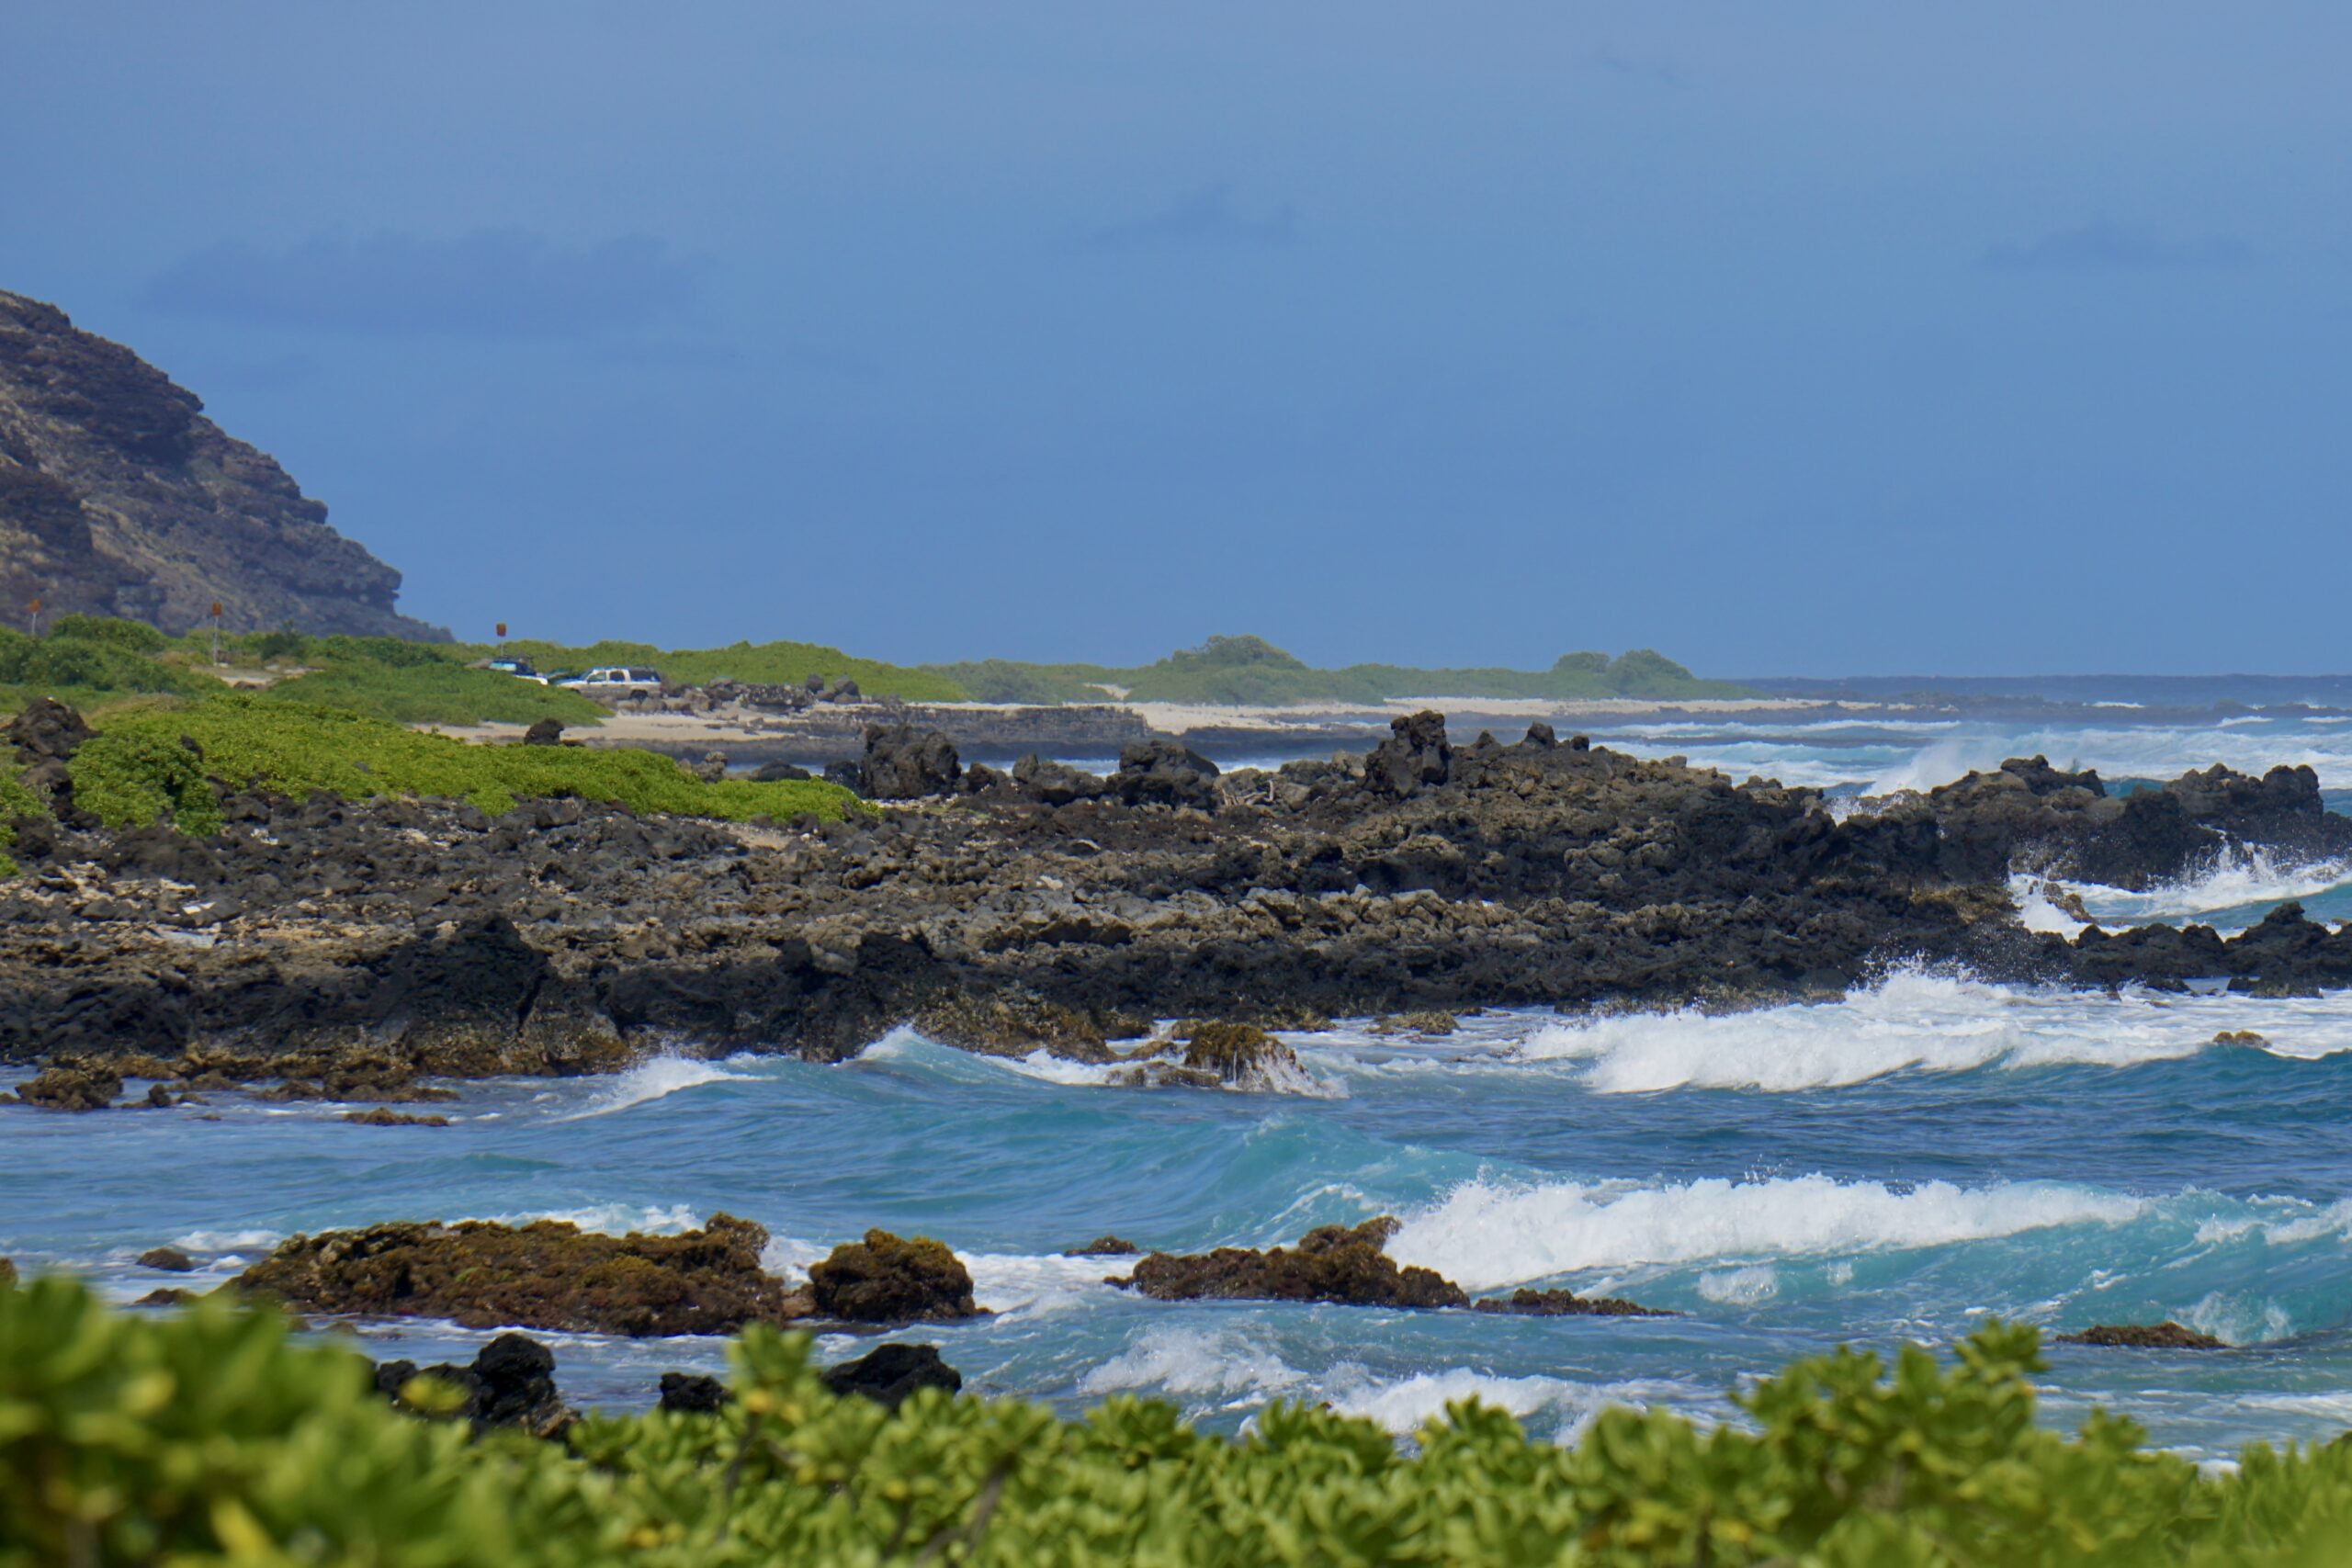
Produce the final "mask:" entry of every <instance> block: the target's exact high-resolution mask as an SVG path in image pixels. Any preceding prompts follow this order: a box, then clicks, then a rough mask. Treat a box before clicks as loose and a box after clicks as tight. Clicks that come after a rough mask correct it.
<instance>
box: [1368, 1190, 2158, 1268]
mask: <svg viewBox="0 0 2352 1568" xmlns="http://www.w3.org/2000/svg"><path fill="white" fill-rule="evenodd" d="M2144 1208H2145V1205H2144V1204H2143V1202H2142V1201H2140V1200H2139V1199H2136V1198H2129V1197H2124V1196H2120V1195H2119V1194H2114V1193H2107V1192H2099V1191H2094V1190H2088V1189H2086V1188H2081V1187H2070V1186H2064V1185H2062V1184H2059V1183H2054V1182H2039V1181H2036V1182H2008V1183H2003V1184H2001V1185H1998V1186H1994V1187H1981V1188H1964V1187H1957V1186H1954V1185H1952V1184H1951V1183H1950V1182H1945V1181H1929V1182H1922V1183H1921V1184H1919V1185H1918V1186H1917V1187H1914V1188H1912V1189H1910V1190H1907V1191H1897V1190H1894V1188H1891V1187H1887V1186H1884V1185H1882V1184H1881V1183H1878V1182H1875V1181H1838V1180H1834V1179H1831V1178H1829V1177H1826V1176H1801V1177H1792V1178H1781V1179H1774V1180H1770V1181H1740V1182H1735V1181H1724V1180H1702V1181H1691V1182H1687V1183H1680V1184H1676V1185H1671V1186H1665V1187H1635V1186H1630V1185H1626V1184H1623V1183H1603V1184H1591V1185H1588V1184H1586V1183H1582V1182H1573V1181H1569V1182H1557V1183H1550V1184H1546V1185H1543V1186H1530V1187H1512V1186H1503V1185H1500V1184H1496V1183H1490V1182H1487V1181H1483V1180H1482V1181H1472V1182H1465V1183H1464V1184H1463V1185H1462V1186H1459V1187H1457V1188H1455V1189H1454V1190H1453V1191H1452V1192H1451V1193H1449V1194H1448V1195H1447V1196H1446V1197H1445V1198H1444V1199H1443V1200H1442V1201H1440V1202H1438V1203H1437V1204H1435V1205H1433V1206H1432V1207H1430V1208H1428V1209H1424V1210H1422V1211H1421V1212H1419V1213H1416V1214H1413V1215H1411V1216H1410V1217H1408V1219H1407V1220H1406V1221H1405V1224H1404V1226H1403V1228H1402V1229H1401V1230H1399V1231H1398V1232H1397V1235H1396V1237H1395V1238H1394V1239H1393V1240H1392V1241H1391V1242H1390V1243H1389V1246H1388V1251H1389V1255H1390V1256H1391V1257H1393V1258H1397V1260H1398V1261H1399V1262H1403V1263H1418V1264H1420V1265H1422V1266H1424V1267H1427V1268H1430V1269H1436V1270H1437V1271H1438V1272H1439V1273H1441V1274H1443V1275H1445V1276H1446V1277H1447V1278H1449V1279H1452V1280H1458V1281H1459V1282H1460V1283H1461V1284H1462V1285H1463V1286H1464V1288H1465V1289H1468V1290H1473V1291H1478V1290H1491V1289H1495V1288H1497V1287H1499V1286H1504V1285H1514V1284H1521V1283H1524V1282H1526V1281H1528V1280H1543V1279H1548V1278H1550V1277H1552V1276H1554V1275H1559V1274H1568V1273H1574V1272H1577V1271H1579V1270H1586V1269H1626V1268H1634V1267H1638V1266H1641V1265H1645V1264H1679V1263H1699V1262H1709V1261H1713V1260H1715V1259H1718V1258H1720V1259H1724V1260H1735V1259H1737V1260H1754V1259H1758V1258H1776V1257H1797V1256H1805V1255H1819V1254H1825V1253H1826V1254H1835V1253H1849V1252H1863V1251H1872V1250H1900V1249H1905V1248H1912V1247H1940V1246H1945V1245H1948V1244H1950V1243H1953V1242H1964V1241H1981V1240H1986V1239H1990V1238H1994V1237H1999V1236H2007V1235H2017V1234H2018V1233H2019V1232H2022V1231H2030V1230H2042V1229H2047V1228H2050V1227H2052V1226H2060V1225H2080V1224H2123V1223H2124V1222H2126V1221H2128V1220H2131V1219H2132V1218H2134V1217H2136V1216H2137V1215H2139V1214H2140V1213H2142V1212H2143V1210H2144Z"/></svg>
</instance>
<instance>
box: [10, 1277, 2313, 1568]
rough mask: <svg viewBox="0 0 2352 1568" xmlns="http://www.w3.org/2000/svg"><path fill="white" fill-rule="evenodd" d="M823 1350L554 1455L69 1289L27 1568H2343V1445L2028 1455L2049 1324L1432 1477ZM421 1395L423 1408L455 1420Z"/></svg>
mask: <svg viewBox="0 0 2352 1568" xmlns="http://www.w3.org/2000/svg"><path fill="white" fill-rule="evenodd" d="M730 1354H731V1357H732V1359H733V1361H734V1367H735V1371H734V1380H733V1381H734V1384H735V1388H736V1390H737V1393H738V1395H739V1397H738V1398H737V1399H736V1400H735V1401H734V1402H733V1403H732V1404H729V1406H728V1407H727V1408H726V1409H725V1410H724V1411H722V1412H720V1413H718V1414H717V1415H688V1414H681V1413H664V1412H653V1413H650V1414H647V1415H643V1416H592V1417H590V1418H588V1419H586V1420H584V1421H582V1422H581V1423H580V1424H579V1425H578V1426H576V1427H573V1428H572V1430H571V1434H570V1435H569V1438H568V1439H567V1440H566V1441H565V1442H564V1443H563V1444H560V1445H559V1444H556V1443H538V1442H534V1441H530V1440H527V1439H523V1438H513V1437H502V1436H492V1437H490V1438H484V1439H481V1440H478V1441H477V1440H470V1439H469V1438H468V1436H467V1434H466V1430H465V1428H464V1427H463V1426H462V1425H460V1424H458V1423H439V1422H434V1421H429V1420H424V1419H420V1418H418V1417H417V1416H413V1415H410V1414H403V1413H401V1412H400V1411H397V1410H395V1409H394V1408H393V1407H392V1406H391V1405H390V1404H388V1403H387V1402H385V1401H384V1400H382V1399H381V1398H380V1397H379V1396H378V1395H377V1394H375V1393H374V1392H373V1389H372V1386H371V1383H370V1380H369V1378H368V1372H367V1370H366V1364H365V1363H364V1362H363V1361H362V1360H361V1359H359V1358H358V1357H357V1356H356V1355H354V1354H352V1353H351V1352H350V1351H348V1350H345V1349H342V1348H327V1347H311V1346H304V1345H300V1344H299V1343H297V1342H295V1341H294V1340H293V1339H291V1338H290V1337H289V1336H288V1331H287V1328H286V1326H285V1325H284V1323H283V1321H282V1320H281V1319H279V1318H278V1317H277V1316H276V1315H275V1314H271V1313H268V1312H266V1311H251V1310H247V1309H243V1308H238V1307H232V1306H231V1305H230V1304H228V1303H225V1302H223V1301H221V1300H220V1299H218V1298H213V1299H209V1300H207V1301H204V1302H201V1303H198V1304H197V1305H195V1306H193V1307H191V1308H189V1309H187V1311H185V1312H181V1313H176V1314H172V1315H169V1316H165V1317H153V1316H134V1315H132V1314H125V1313H120V1312H116V1311H113V1310H110V1309H108V1308H107V1307H106V1306H104V1305H103V1304H102V1303H99V1302H98V1301H97V1300H96V1297H95V1296H93V1295H92V1294H91V1293H90V1292H88V1291H86V1290H85V1288H83V1287H82V1286H80V1285H78V1284H74V1283H69V1282H67V1281H64V1280H35V1281H34V1282H33V1283H32V1284H30V1285H29V1286H28V1287H26V1288H24V1289H20V1290H13V1291H0V1568H29V1565H32V1564H41V1565H43V1568H47V1565H49V1564H53V1563H70V1562H104V1563H125V1564H156V1565H159V1568H160V1565H162V1564H165V1563H229V1562H235V1563H255V1564H261V1563H270V1564H284V1563H325V1562H335V1563H345V1562H348V1563H363V1562H364V1563H376V1564H386V1565H391V1564H414V1565H417V1568H424V1565H425V1564H433V1565H435V1568H490V1565H492V1564H496V1565H498V1568H542V1565H545V1568H554V1565H556V1564H563V1565H565V1568H607V1565H617V1564H622V1563H635V1564H647V1565H651V1568H686V1565H688V1564H695V1565H706V1564H707V1565H715V1568H736V1565H741V1568H750V1565H752V1564H765V1563H773V1562H825V1563H831V1562H843V1563H857V1562H862V1563H886V1562H903V1563H912V1562H969V1563H1002V1564H1033V1563H1039V1564H1056V1563H1061V1564H1073V1565H1074V1564H1081V1563H1084V1564H1094V1563H1108V1562H1141V1563H1148V1564H1171V1565H1172V1564H1182V1563H1219V1564H1256V1563H1286V1564H1300V1563H1326V1562H1329V1563H1406V1564H1430V1565H1436V1564H1457V1563H1459V1564H1481V1563H1495V1564H1505V1563H1508V1564H1521V1563H1546V1562H1548V1563H1595V1564H1628V1565H1630V1564H1637V1563H1638V1564H1649V1563H1692V1562H1703V1563H1709V1564H1718V1565H1728V1564H1762V1563H1768V1562H1779V1563H1810V1564H1822V1565H1842V1568H1865V1565H1871V1568H1876V1565H1880V1564H1893V1565H1897V1568H1901V1565H1924V1564H1931V1563H1954V1564H1985V1565H1996V1564H1997V1565H1999V1568H2031V1565H2035V1564H2052V1565H2054V1564H2060V1563H2066V1564H2074V1563H2107V1564H2126V1563H2129V1564H2141V1563H2182V1564H2199V1565H2214V1568H2218V1565H2220V1564H2223V1563H2230V1564H2240V1563H2256V1564H2260V1563H2269V1564H2280V1565H2283V1564H2288V1563H2322V1562H2336V1561H2341V1549H2342V1543H2343V1542H2344V1541H2345V1540H2347V1539H2352V1448H2347V1447H2346V1446H2345V1445H2332V1446H2329V1447H2326V1448H2322V1449H2316V1450H2294V1449H2290V1450H2287V1451H2285V1452H2284V1453H2280V1452H2275V1451H2273V1450H2269V1449H2267V1448H2265V1447H2261V1446H2256V1447H2254V1448H2252V1449H2249V1450H2246V1452H2245V1455H2244V1456H2243V1459H2242V1462H2241V1464H2240V1465H2239V1467H2238V1468H2237V1469H2236V1470H2235V1471H2234V1472H2231V1473H2226V1474H2212V1475H2209V1474H2205V1473H2203V1472H2199V1470H2198V1469H2197V1467H2195V1466H2193V1465H2191V1464H2188V1462H2186V1461H2182V1460H2180V1459H2178V1458H2176V1457H2174V1456H2171V1455H2167V1454H2164V1453H2161V1452H2155V1451H2151V1450H2147V1449H2145V1448H2144V1447H2143V1446H2142V1441H2141V1434H2140V1433H2139V1432H2138V1430H2137V1429H2136V1428H2134V1427H2131V1425H2130V1424H2129V1423H2126V1422H2121V1421H2117V1420H2114V1419H2112V1418H2109V1417H2107V1416H2100V1415H2094V1416H2092V1417H2091V1418H2090V1420H2089V1421H2088V1422H2087V1423H2086V1426H2085V1427H2084V1429H2083V1431H2082V1432H2081V1434H2080V1435H2078V1436H2075V1437H2071V1438H2070V1437H2065V1436H2062V1435H2060V1434H2058V1433H2056V1432H2052V1431H2050V1430H2048V1429H2046V1428H2044V1427H2040V1426H2038V1425H2037V1424H2036V1423H2035V1421H2034V1409H2035V1407H2034V1396H2033V1391H2032V1388H2031V1385H2030V1382H2028V1381H2027V1380H2028V1377H2029V1374H2030V1373H2031V1372H2032V1371H2035V1370H2036V1369H2037V1368H2038V1366H2039V1364H2040V1363H2039V1361H2038V1359H2036V1355H2035V1335H2034V1332H2033V1331H2032V1330H2031V1329H2030V1328H2016V1327H2002V1326H1998V1325H1989V1326H1987V1327H1986V1328H1985V1329H1984V1330H1982V1331H1980V1332H1979V1333H1978V1334H1977V1335H1976V1336H1975V1337H1973V1338H1972V1339H1970V1340H1968V1341H1966V1342H1964V1343H1963V1344H1962V1345H1961V1346H1960V1347H1959V1348H1958V1356H1957V1359H1956V1363H1955V1364H1953V1365H1951V1366H1949V1367H1945V1366H1940V1365H1939V1364H1938V1362H1937V1361H1936V1359H1934V1358H1933V1357H1930V1356H1929V1355H1928V1354H1927V1353H1926V1352H1925V1351H1922V1350H1919V1349H1917V1348H1911V1349H1906V1350H1905V1351H1904V1352H1903V1353H1902V1355H1901V1356H1900V1358H1899V1359H1898V1360H1897V1362H1896V1363H1895V1365H1894V1367H1893V1368H1892V1369H1891V1370H1890V1369H1888V1368H1887V1367H1885V1366H1884V1365H1883V1363H1882V1362H1881V1361H1880V1360H1879V1359H1877V1358H1876V1357H1874V1356H1868V1355H1858V1354H1854V1353H1851V1352H1848V1351H1838V1352H1837V1353H1834V1354H1832V1355H1829V1356H1825V1357H1818V1358H1815V1359H1810V1360H1806V1361H1801V1362H1799V1363H1797V1364H1796V1365H1795V1366H1793V1367H1792V1368H1791V1369H1790V1370H1789V1371H1787V1372H1785V1373H1783V1374H1782V1375H1781V1376H1780V1377H1778V1378H1774V1379H1771V1380H1769V1381H1767V1382H1763V1383H1761V1384H1759V1385H1758V1387H1757V1388H1756V1389H1755V1390H1753V1391H1752V1392H1751V1393H1747V1394H1745V1395H1742V1396H1741V1397H1740V1401H1739V1402H1740V1404H1742V1405H1743V1406H1744V1407H1745V1409H1746V1411H1747V1416H1748V1424H1747V1427H1745V1428H1734V1427H1715V1428H1713V1429H1706V1430H1702V1429H1700V1428H1698V1427H1693V1426H1692V1425H1691V1423H1690V1422H1688V1421H1686V1420H1684V1419H1682V1418H1681V1417H1679V1416H1672V1415H1669V1414H1666V1413H1663V1412H1657V1411H1650V1412H1643V1411H1634V1410H1627V1409H1611V1410H1608V1411H1605V1412H1603V1413H1602V1414H1601V1415H1600V1416H1599V1417H1598V1418H1597V1419H1596V1420H1595V1421H1594V1422H1593V1423H1592V1425H1591V1427H1589V1429H1588V1430H1587V1432H1586V1433H1585V1434H1584V1436H1583V1438H1581V1439H1580V1440H1579V1441H1578V1442H1577V1445H1576V1446H1575V1447H1573V1448H1559V1447H1555V1446H1553V1445H1550V1444H1547V1443H1543V1442H1537V1441H1531V1440H1530V1439H1529V1438H1528V1436H1527V1434H1526V1433H1525V1432H1524V1431H1523V1430H1522V1429H1521V1427H1520V1426H1519V1424H1518V1423H1517V1422H1516V1421H1514V1420H1513V1419H1512V1418H1511V1417H1510V1416H1508V1415H1505V1414H1503V1413H1501V1412H1498V1411H1496V1410H1493V1409H1490V1408H1487V1407H1485V1406H1482V1405H1479V1404H1476V1403H1473V1402H1464V1403H1462V1404H1454V1405H1452V1406H1450V1407H1449V1408H1448V1410H1447V1412H1446V1416H1445V1417H1444V1418H1443V1419H1442V1420H1435V1421H1431V1422H1430V1423H1429V1424H1428V1425H1427V1426H1425V1427H1422V1428H1421V1430H1420V1432H1419V1435H1418V1443H1417V1446H1416V1450H1414V1451H1406V1450H1400V1449H1399V1447H1398V1446H1397V1444H1396V1443H1395V1442H1394V1441H1393V1440H1392V1439H1391V1438H1389V1436H1388V1435H1387V1434H1386V1433H1385V1432H1384V1431H1382V1430H1381V1429H1380V1428H1379V1427H1376V1426H1374V1425H1373V1424H1372V1423H1370V1422H1368V1421H1363V1420H1360V1419H1353V1418H1350V1417H1347V1416H1340V1415H1337V1414H1334V1413H1333V1412H1330V1411H1329V1410H1323V1409H1316V1408H1310V1407H1306V1406H1303V1405H1296V1404H1275V1405H1273V1406H1272V1407H1271V1408H1269V1409H1268V1410H1266V1411H1265V1412H1263V1413H1262V1414H1261V1416H1260V1417H1259V1419H1258V1421H1257V1422H1256V1423H1255V1427H1254V1429H1253V1430H1252V1431H1251V1432H1250V1435H1249V1436H1247V1437H1246V1438H1243V1439H1241V1440H1239V1441H1227V1440H1226V1439H1224V1438H1217V1437H1213V1436H1207V1435H1204V1434H1201V1433H1198V1432H1196V1431H1194V1430H1193V1429H1192V1428H1190V1427H1187V1426H1186V1425H1184V1423H1183V1422H1182V1420H1181V1419H1180V1418H1179V1416H1178V1415H1177V1413H1176V1412H1175V1410H1173V1409H1172V1408H1171V1407H1170V1406H1169V1405H1167V1404H1160V1403H1157V1402H1151V1401H1142V1400H1136V1399H1132V1398H1124V1397H1123V1398H1117V1399H1114V1400H1112V1401H1110V1402H1109V1403H1108V1404H1104V1405H1103V1406H1101V1407H1100V1408H1098V1409H1096V1410H1095V1411H1093V1412H1092V1413H1091V1414H1090V1415H1089V1416H1086V1417H1085V1418H1084V1419H1082V1420H1077V1421H1071V1420H1063V1419H1059V1418H1057V1417H1056V1416H1054V1415H1053V1414H1051V1413H1050V1412H1048V1411H1046V1410H1045V1409H1042V1408H1040V1407H1038V1406H1035V1405H1033V1404H1023V1403H1021V1402H1018V1401H1012V1400H984V1399H980V1398H977V1397H973V1396H969V1395H958V1396H953V1397H950V1396H948V1395H945V1394H943V1393H940V1392H939V1391H937V1390H924V1391H922V1392H921V1393H917V1394H916V1395H914V1397H913V1398H912V1399H910V1401H908V1403H907V1404H905V1405H904V1406H903V1407H902V1408H901V1409H900V1410H899V1413H898V1414H896V1415H892V1414H890V1413H889V1412H888V1411H887V1410H885V1409H884V1408H883V1407H882V1406H881V1405H879V1404H873V1403H871V1402H869V1401H865V1400H863V1399H859V1398H856V1397H854V1396H852V1397H845V1398H836V1397H834V1396H833V1395H832V1394H831V1393H829V1392H827V1390H826V1389H825V1388H824V1386H823V1384H822V1383H821V1382H820V1381H819V1379H818V1377H817V1375H816V1370H815V1368H814V1367H813V1366H812V1365H811V1364H810V1361H809V1340H808V1338H807V1337H805V1336H797V1335H795V1336H786V1335H782V1334H779V1333H776V1332H775V1331H773V1330H770V1329H765V1328H755V1329H753V1330H752V1331H750V1332H747V1333H746V1334H745V1335H744V1336H743V1337H741V1339H740V1340H738V1341H737V1342H736V1344H735V1345H734V1347H733V1348H732V1350H731V1352H730ZM445 1392H446V1391H441V1390H438V1389H436V1388H435V1387H433V1386H432V1385H430V1384H429V1383H428V1382H424V1381H422V1380H421V1381H420V1382H418V1383H414V1384H412V1385H411V1388H410V1389H409V1390H407V1391H404V1392H403V1397H404V1398H405V1399H407V1400H408V1401H410V1402H411V1404H412V1407H413V1408H414V1409H418V1410H429V1409H435V1408H443V1407H446V1399H445V1398H444V1397H443V1395H444V1393H445Z"/></svg>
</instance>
